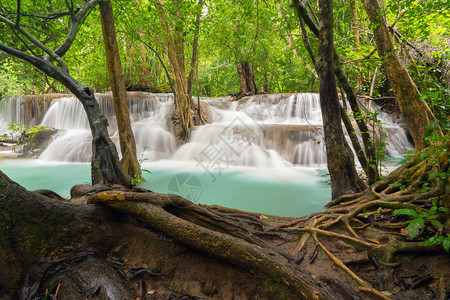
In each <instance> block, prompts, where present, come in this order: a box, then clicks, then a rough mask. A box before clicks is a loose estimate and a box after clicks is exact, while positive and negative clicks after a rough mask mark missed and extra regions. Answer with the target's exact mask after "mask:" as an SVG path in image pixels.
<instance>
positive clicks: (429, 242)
mask: <svg viewBox="0 0 450 300" xmlns="http://www.w3.org/2000/svg"><path fill="white" fill-rule="evenodd" d="M444 240H445V238H444V237H442V236H433V237H431V238H429V239H428V240H427V241H426V242H425V247H428V246H431V245H435V244H440V243H442V242H443V241H444Z"/></svg>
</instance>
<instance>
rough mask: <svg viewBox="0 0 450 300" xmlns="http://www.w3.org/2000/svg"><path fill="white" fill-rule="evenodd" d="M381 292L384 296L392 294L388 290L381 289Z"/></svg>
mask: <svg viewBox="0 0 450 300" xmlns="http://www.w3.org/2000/svg"><path fill="white" fill-rule="evenodd" d="M381 293H382V294H383V295H385V296H392V293H389V292H388V291H382V292H381Z"/></svg>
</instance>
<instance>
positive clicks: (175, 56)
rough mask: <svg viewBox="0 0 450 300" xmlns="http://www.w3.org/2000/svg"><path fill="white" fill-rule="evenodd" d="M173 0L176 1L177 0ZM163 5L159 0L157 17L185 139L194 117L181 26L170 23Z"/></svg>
mask: <svg viewBox="0 0 450 300" xmlns="http://www.w3.org/2000/svg"><path fill="white" fill-rule="evenodd" d="M174 1H175V2H178V1H179V0H174ZM180 5H181V4H180ZM163 6H164V2H163V1H162V0H160V5H158V9H159V12H160V14H159V17H160V19H161V23H162V27H163V29H164V35H165V38H166V47H167V56H168V57H169V62H170V67H171V69H172V75H173V81H174V85H175V91H174V93H175V101H176V104H177V107H178V109H179V111H180V118H181V125H182V128H183V133H184V134H183V136H182V138H183V139H184V140H187V138H188V137H189V136H190V132H191V128H192V127H193V126H194V119H193V116H192V112H191V103H192V98H189V93H188V84H187V80H186V68H185V65H184V43H183V28H182V27H181V26H180V25H178V26H172V24H170V22H169V19H168V17H167V15H166V12H165V11H164V8H163ZM177 17H178V18H179V19H182V18H181V17H182V16H181V13H180V11H178V12H177Z"/></svg>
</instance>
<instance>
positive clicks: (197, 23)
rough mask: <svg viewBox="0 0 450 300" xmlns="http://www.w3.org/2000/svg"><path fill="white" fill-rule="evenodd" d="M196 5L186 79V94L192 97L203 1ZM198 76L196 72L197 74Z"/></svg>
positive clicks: (200, 0)
mask: <svg viewBox="0 0 450 300" xmlns="http://www.w3.org/2000/svg"><path fill="white" fill-rule="evenodd" d="M197 5H198V6H199V8H198V12H197V16H196V17H195V32H194V42H193V43H192V57H191V68H190V70H189V78H188V81H187V86H188V96H189V99H192V87H193V85H194V75H195V73H196V70H197V67H196V66H197V57H198V36H199V32H200V18H201V16H202V7H203V2H202V0H199V1H198V3H197ZM197 76H198V74H197Z"/></svg>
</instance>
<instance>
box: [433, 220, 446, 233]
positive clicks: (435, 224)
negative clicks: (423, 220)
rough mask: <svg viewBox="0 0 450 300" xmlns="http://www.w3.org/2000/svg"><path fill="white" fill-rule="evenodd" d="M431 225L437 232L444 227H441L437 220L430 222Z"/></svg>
mask: <svg viewBox="0 0 450 300" xmlns="http://www.w3.org/2000/svg"><path fill="white" fill-rule="evenodd" d="M430 222H431V224H432V225H433V226H435V227H436V228H437V229H438V230H439V231H442V229H444V227H443V226H442V224H441V222H439V221H438V220H431V221H430Z"/></svg>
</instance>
